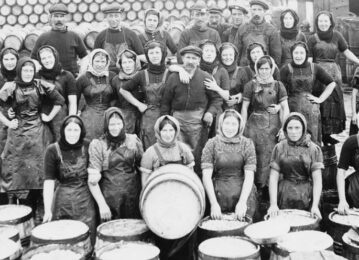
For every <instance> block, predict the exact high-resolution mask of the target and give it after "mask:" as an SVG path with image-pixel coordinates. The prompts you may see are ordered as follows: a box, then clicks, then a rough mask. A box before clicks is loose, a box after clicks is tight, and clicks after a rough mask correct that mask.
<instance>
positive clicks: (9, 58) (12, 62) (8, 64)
mask: <svg viewBox="0 0 359 260" xmlns="http://www.w3.org/2000/svg"><path fill="white" fill-rule="evenodd" d="M2 63H3V64H4V67H5V69H7V70H10V71H11V70H14V69H15V68H16V63H17V58H16V56H15V55H14V54H12V53H7V54H5V55H4V57H3V59H2Z"/></svg>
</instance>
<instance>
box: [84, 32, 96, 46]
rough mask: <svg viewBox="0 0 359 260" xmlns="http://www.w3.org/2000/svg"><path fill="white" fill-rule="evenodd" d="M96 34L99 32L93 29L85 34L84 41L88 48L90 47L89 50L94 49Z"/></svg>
mask: <svg viewBox="0 0 359 260" xmlns="http://www.w3.org/2000/svg"><path fill="white" fill-rule="evenodd" d="M98 34H99V32H98V31H95V30H93V31H90V32H88V33H87V35H86V36H85V39H84V43H85V45H86V47H87V48H88V49H90V50H93V49H94V47H95V40H96V37H97V35H98Z"/></svg>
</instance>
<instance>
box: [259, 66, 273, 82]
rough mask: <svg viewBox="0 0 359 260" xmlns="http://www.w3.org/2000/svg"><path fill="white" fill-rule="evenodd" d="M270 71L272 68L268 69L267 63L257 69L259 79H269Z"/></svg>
mask: <svg viewBox="0 0 359 260" xmlns="http://www.w3.org/2000/svg"><path fill="white" fill-rule="evenodd" d="M271 70H272V68H271V67H270V65H269V63H268V62H267V63H264V64H263V65H262V66H260V67H259V69H258V73H259V77H260V78H261V79H264V80H265V79H268V78H270V77H271V76H272V74H271Z"/></svg>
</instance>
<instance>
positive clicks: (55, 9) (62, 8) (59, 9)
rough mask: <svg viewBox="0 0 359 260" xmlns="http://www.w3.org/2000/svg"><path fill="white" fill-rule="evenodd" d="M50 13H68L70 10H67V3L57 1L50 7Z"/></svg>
mask: <svg viewBox="0 0 359 260" xmlns="http://www.w3.org/2000/svg"><path fill="white" fill-rule="evenodd" d="M49 13H50V14H52V13H63V14H68V13H69V10H67V7H66V5H64V4H63V3H57V4H54V5H52V6H51V7H50V8H49Z"/></svg>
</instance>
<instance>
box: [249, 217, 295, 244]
mask: <svg viewBox="0 0 359 260" xmlns="http://www.w3.org/2000/svg"><path fill="white" fill-rule="evenodd" d="M289 230H290V226H289V224H288V223H286V222H283V221H280V220H276V219H270V220H266V221H260V222H257V223H254V224H251V225H249V226H248V227H246V229H245V230H244V234H245V235H246V236H247V237H249V238H250V239H252V240H253V241H254V242H256V243H258V244H273V243H275V242H276V241H278V239H279V238H280V237H282V236H284V235H285V234H287V233H288V232H289Z"/></svg>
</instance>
